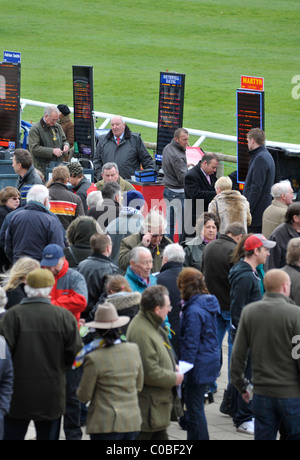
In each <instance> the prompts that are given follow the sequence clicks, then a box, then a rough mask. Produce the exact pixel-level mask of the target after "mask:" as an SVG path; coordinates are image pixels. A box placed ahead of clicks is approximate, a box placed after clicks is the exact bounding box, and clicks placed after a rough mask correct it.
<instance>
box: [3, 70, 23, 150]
mask: <svg viewBox="0 0 300 460" xmlns="http://www.w3.org/2000/svg"><path fill="white" fill-rule="evenodd" d="M20 80H21V67H20V64H10V63H4V62H2V63H0V147H4V148H12V149H15V148H18V147H19V142H20Z"/></svg>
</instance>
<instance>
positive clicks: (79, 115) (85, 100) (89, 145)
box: [73, 66, 95, 160]
mask: <svg viewBox="0 0 300 460" xmlns="http://www.w3.org/2000/svg"><path fill="white" fill-rule="evenodd" d="M93 99H94V97H93V68H92V67H87V66H73V100H74V104H73V105H74V141H75V145H74V149H75V152H76V149H78V153H79V154H80V155H82V156H83V157H90V159H91V160H92V159H93V156H94V150H95V132H94V131H95V130H94V118H93V110H94V102H93Z"/></svg>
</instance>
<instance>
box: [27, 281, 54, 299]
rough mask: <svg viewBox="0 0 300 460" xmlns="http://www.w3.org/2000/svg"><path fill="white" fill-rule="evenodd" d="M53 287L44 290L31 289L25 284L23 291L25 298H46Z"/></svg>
mask: <svg viewBox="0 0 300 460" xmlns="http://www.w3.org/2000/svg"><path fill="white" fill-rule="evenodd" d="M52 287H53V286H50V287H45V288H33V287H30V286H28V285H27V284H25V286H24V290H25V292H26V295H27V297H48V296H49V295H50V292H51V290H52Z"/></svg>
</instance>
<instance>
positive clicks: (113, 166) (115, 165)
mask: <svg viewBox="0 0 300 460" xmlns="http://www.w3.org/2000/svg"><path fill="white" fill-rule="evenodd" d="M112 168H116V171H117V172H119V168H118V165H117V163H113V162H112V161H111V162H109V163H105V165H103V166H102V172H104V171H106V170H109V169H112Z"/></svg>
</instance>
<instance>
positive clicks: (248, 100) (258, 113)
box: [236, 89, 264, 183]
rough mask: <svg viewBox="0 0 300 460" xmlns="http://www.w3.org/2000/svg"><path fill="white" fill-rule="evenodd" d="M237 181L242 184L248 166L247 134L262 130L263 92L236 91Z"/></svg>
mask: <svg viewBox="0 0 300 460" xmlns="http://www.w3.org/2000/svg"><path fill="white" fill-rule="evenodd" d="M236 99H237V165H238V169H237V181H238V182H239V183H244V182H245V179H246V176H247V172H248V165H249V153H248V141H247V133H248V132H249V131H250V129H252V128H260V129H264V92H263V91H257V92H256V91H247V90H241V89H239V90H237V93H236Z"/></svg>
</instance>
